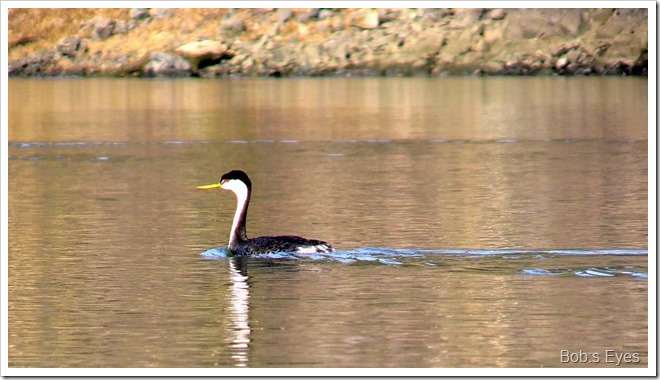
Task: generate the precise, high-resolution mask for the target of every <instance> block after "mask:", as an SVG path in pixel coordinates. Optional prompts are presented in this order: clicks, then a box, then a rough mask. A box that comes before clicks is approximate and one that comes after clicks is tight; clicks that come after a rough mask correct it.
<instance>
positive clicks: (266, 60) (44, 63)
mask: <svg viewBox="0 0 660 380" xmlns="http://www.w3.org/2000/svg"><path fill="white" fill-rule="evenodd" d="M34 20H38V22H36V23H34ZM30 21H32V23H30ZM8 40H9V76H10V77H60V76H64V77H202V78H223V77H325V76H327V77H352V76H358V77H365V76H385V77H388V76H430V77H436V76H451V75H564V76H585V75H636V76H646V75H647V70H648V58H647V54H648V53H647V52H648V14H647V10H646V9H518V8H511V9H502V8H496V9H480V8H479V9H475V8H466V9H426V8H424V9H421V8H420V9H401V8H397V9H367V8H365V9H334V8H332V9H331V8H327V9H326V8H300V9H288V8H280V9H275V8H267V9H235V10H230V9H169V8H158V9H156V8H133V9H59V10H48V9H10V13H9V36H8Z"/></svg>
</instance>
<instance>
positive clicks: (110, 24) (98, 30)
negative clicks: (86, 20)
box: [92, 17, 117, 40]
mask: <svg viewBox="0 0 660 380" xmlns="http://www.w3.org/2000/svg"><path fill="white" fill-rule="evenodd" d="M115 25H117V22H116V21H115V20H111V19H108V18H105V17H97V18H96V19H94V22H93V24H92V27H93V28H94V29H93V32H92V33H93V34H92V36H93V38H94V39H96V40H106V39H108V38H109V37H110V36H112V34H113V33H114V31H115Z"/></svg>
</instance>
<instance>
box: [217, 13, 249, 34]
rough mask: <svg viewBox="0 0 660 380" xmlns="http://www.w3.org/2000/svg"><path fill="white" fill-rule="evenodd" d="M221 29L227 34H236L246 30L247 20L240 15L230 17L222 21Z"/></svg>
mask: <svg viewBox="0 0 660 380" xmlns="http://www.w3.org/2000/svg"><path fill="white" fill-rule="evenodd" d="M220 29H221V31H223V32H224V33H225V34H229V35H235V34H238V33H241V32H244V31H245V30H246V29H247V28H246V27H245V21H243V20H241V19H240V18H238V17H230V18H228V19H226V20H223V21H222V22H221V23H220Z"/></svg>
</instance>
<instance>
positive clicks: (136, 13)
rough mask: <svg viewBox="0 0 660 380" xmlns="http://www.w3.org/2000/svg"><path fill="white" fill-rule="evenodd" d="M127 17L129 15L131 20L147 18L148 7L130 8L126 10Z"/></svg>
mask: <svg viewBox="0 0 660 380" xmlns="http://www.w3.org/2000/svg"><path fill="white" fill-rule="evenodd" d="M128 17H130V18H131V20H142V19H145V18H149V8H131V10H129V11H128Z"/></svg>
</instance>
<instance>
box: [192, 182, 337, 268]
mask: <svg viewBox="0 0 660 380" xmlns="http://www.w3.org/2000/svg"><path fill="white" fill-rule="evenodd" d="M197 188H198V189H201V190H207V189H224V190H230V191H232V192H233V193H234V194H236V200H237V204H236V213H235V214H234V221H233V222H232V225H231V232H230V233H229V245H228V248H229V250H230V251H231V252H232V254H234V255H237V256H249V255H258V254H266V253H275V252H297V253H316V252H332V251H334V248H332V246H331V245H330V244H328V243H326V242H324V241H321V240H313V239H306V238H303V237H300V236H260V237H255V238H251V239H248V237H247V231H246V227H245V225H246V219H247V210H248V205H249V204H250V195H251V194H252V181H250V178H249V177H248V175H247V174H245V172H243V171H242V170H232V171H230V172H228V173H225V174H223V175H222V178H221V179H220V182H218V183H214V184H211V185H204V186H198V187H197Z"/></svg>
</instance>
